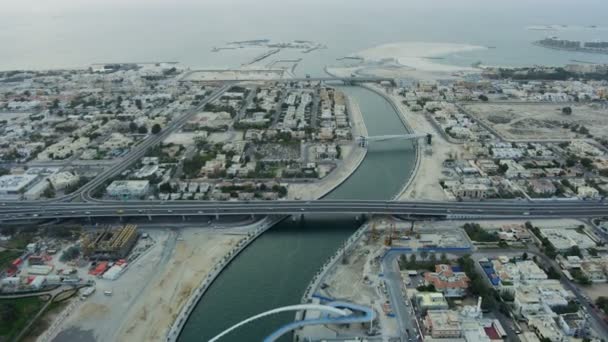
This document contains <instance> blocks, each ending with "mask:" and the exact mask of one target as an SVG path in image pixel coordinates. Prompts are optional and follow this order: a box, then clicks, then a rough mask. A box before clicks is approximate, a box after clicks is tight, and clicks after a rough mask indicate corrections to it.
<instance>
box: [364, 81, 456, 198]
mask: <svg viewBox="0 0 608 342" xmlns="http://www.w3.org/2000/svg"><path fill="white" fill-rule="evenodd" d="M370 87H373V88H375V89H377V90H379V91H382V92H384V90H383V89H382V88H380V87H378V86H370ZM385 93H386V92H385ZM387 95H388V97H389V98H391V99H392V100H393V102H394V103H395V104H396V105H397V107H398V108H399V110H400V113H401V115H403V116H404V118H405V120H406V121H407V122H408V124H409V126H410V127H411V128H412V129H413V130H414V132H416V133H431V134H433V144H432V146H428V145H426V142H425V141H422V140H421V141H420V145H421V153H420V155H419V158H420V165H419V168H418V171H417V172H416V175H414V179H413V181H412V182H411V183H410V185H409V187H408V188H407V189H406V190H405V191H404V192H403V193H402V194H401V196H400V197H399V198H398V199H400V200H406V199H426V200H446V199H447V198H446V196H445V193H444V191H443V189H442V188H441V186H440V185H439V179H441V178H442V177H443V175H442V173H441V171H442V170H443V161H444V160H445V159H448V158H449V156H450V155H462V154H463V153H464V149H463V147H462V146H461V145H457V144H452V143H450V142H448V141H447V140H445V139H444V138H443V136H442V135H441V134H439V133H437V131H436V130H435V127H434V126H433V125H432V124H431V123H430V122H429V121H428V120H427V118H426V116H425V115H424V114H423V113H422V112H412V111H410V110H409V108H408V107H407V106H406V105H404V104H403V103H402V101H403V97H401V96H400V95H397V94H393V93H388V94H387Z"/></svg>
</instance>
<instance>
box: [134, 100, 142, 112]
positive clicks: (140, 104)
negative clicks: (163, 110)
mask: <svg viewBox="0 0 608 342" xmlns="http://www.w3.org/2000/svg"><path fill="white" fill-rule="evenodd" d="M135 107H137V109H139V110H141V109H142V107H143V106H142V103H141V100H140V99H135Z"/></svg>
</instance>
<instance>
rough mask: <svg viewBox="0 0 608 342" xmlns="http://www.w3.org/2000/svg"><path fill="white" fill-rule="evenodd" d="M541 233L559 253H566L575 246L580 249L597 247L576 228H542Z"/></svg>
mask: <svg viewBox="0 0 608 342" xmlns="http://www.w3.org/2000/svg"><path fill="white" fill-rule="evenodd" d="M540 233H541V235H542V236H543V237H545V238H547V239H548V240H549V242H550V243H551V244H552V245H553V247H555V249H556V250H557V251H558V252H565V251H567V250H569V249H570V248H572V247H573V246H578V247H579V248H580V249H588V248H593V247H596V244H595V242H594V241H593V240H592V239H591V238H590V237H589V236H587V235H586V234H585V233H584V232H579V231H577V229H576V228H562V229H560V228H541V229H540Z"/></svg>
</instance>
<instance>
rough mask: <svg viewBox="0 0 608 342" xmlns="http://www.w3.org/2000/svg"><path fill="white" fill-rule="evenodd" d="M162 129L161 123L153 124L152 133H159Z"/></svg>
mask: <svg viewBox="0 0 608 342" xmlns="http://www.w3.org/2000/svg"><path fill="white" fill-rule="evenodd" d="M160 131H161V127H160V125H159V124H154V125H153V126H152V134H158V133H160Z"/></svg>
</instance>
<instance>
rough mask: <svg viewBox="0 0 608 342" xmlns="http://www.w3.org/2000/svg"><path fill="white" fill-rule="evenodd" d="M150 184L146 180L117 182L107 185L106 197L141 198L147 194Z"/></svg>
mask: <svg viewBox="0 0 608 342" xmlns="http://www.w3.org/2000/svg"><path fill="white" fill-rule="evenodd" d="M149 189H150V182H149V181H147V180H137V181H134V180H128V181H127V180H117V181H113V182H112V184H110V185H108V187H107V188H106V191H107V193H108V195H110V196H112V197H119V198H125V197H127V198H131V197H141V196H145V195H146V194H148V190H149Z"/></svg>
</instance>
